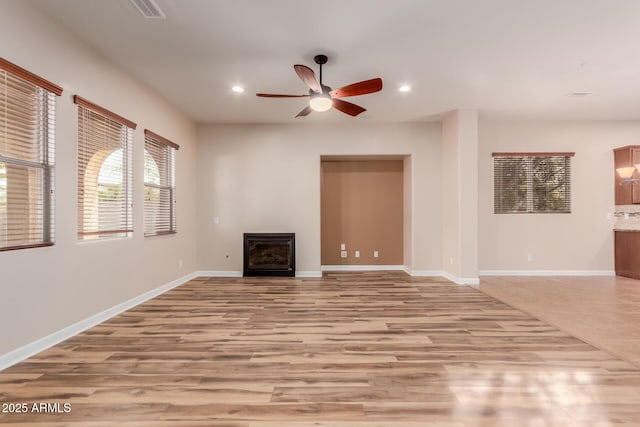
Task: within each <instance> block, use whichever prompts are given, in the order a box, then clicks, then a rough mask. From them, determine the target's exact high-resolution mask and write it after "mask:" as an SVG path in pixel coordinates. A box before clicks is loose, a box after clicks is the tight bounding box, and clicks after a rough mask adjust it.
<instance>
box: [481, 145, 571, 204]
mask: <svg viewBox="0 0 640 427" xmlns="http://www.w3.org/2000/svg"><path fill="white" fill-rule="evenodd" d="M573 155H574V153H493V173H494V177H493V179H494V213H497V214H508V213H571V157H573Z"/></svg>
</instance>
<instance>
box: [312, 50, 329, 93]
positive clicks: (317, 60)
mask: <svg viewBox="0 0 640 427" xmlns="http://www.w3.org/2000/svg"><path fill="white" fill-rule="evenodd" d="M313 60H314V61H315V63H316V64H318V65H319V66H320V87H321V88H322V90H323V92H324V85H323V84H322V66H323V65H324V64H326V63H327V61H328V60H329V58H327V55H316V56H314V57H313Z"/></svg>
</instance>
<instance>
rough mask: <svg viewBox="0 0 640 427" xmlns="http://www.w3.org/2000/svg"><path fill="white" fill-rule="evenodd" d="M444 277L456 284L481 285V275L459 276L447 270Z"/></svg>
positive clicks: (443, 273)
mask: <svg viewBox="0 0 640 427" xmlns="http://www.w3.org/2000/svg"><path fill="white" fill-rule="evenodd" d="M442 277H444V278H445V279H448V280H450V281H452V282H453V283H455V284H456V285H479V284H480V278H479V277H458V276H454V275H453V274H451V273H448V272H446V271H443V272H442Z"/></svg>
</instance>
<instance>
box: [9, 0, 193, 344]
mask: <svg viewBox="0 0 640 427" xmlns="http://www.w3.org/2000/svg"><path fill="white" fill-rule="evenodd" d="M26 3H27V2H23V1H20V0H3V2H2V12H1V13H0V54H1V55H2V56H3V57H4V58H5V59H7V60H9V61H11V62H13V63H15V64H17V65H19V66H21V67H23V68H26V69H27V70H29V71H31V72H34V73H36V74H38V75H40V76H42V77H44V78H45V79H47V80H50V81H52V82H54V83H56V84H59V85H61V86H63V88H64V89H65V91H64V93H63V94H62V96H61V97H58V99H57V118H56V120H57V122H56V127H57V129H56V182H55V189H56V203H55V208H56V210H55V231H56V244H55V246H53V247H49V248H39V249H27V250H18V251H8V252H0V295H1V296H0V325H3V326H2V328H1V330H0V356H2V354H5V353H8V352H10V351H12V350H15V349H17V348H18V347H20V346H22V345H25V344H27V343H30V342H32V341H34V340H36V339H39V338H42V337H45V336H47V335H49V334H51V333H53V332H55V331H58V330H60V329H62V328H64V327H67V326H69V325H71V324H73V323H75V322H78V321H81V320H83V319H86V318H88V317H89V316H92V315H95V314H96V313H99V312H101V311H103V310H105V309H108V308H111V307H113V306H115V305H117V304H119V303H122V302H124V301H126V300H129V299H131V298H133V297H135V296H138V295H140V294H142V293H144V292H147V291H149V290H151V289H154V288H156V287H158V286H161V285H163V284H166V283H168V282H171V281H173V280H176V279H178V278H180V277H182V276H185V275H186V274H188V273H191V272H193V271H194V270H195V267H196V255H195V248H196V244H195V218H196V213H195V199H196V195H195V183H196V176H195V170H194V169H195V144H194V139H195V128H194V126H193V124H192V123H191V122H190V121H189V120H187V119H186V118H185V117H184V116H183V115H182V114H180V113H179V112H178V111H177V110H176V109H175V108H173V107H172V106H171V105H170V104H169V103H167V102H166V101H165V100H164V99H161V98H160V97H158V96H156V95H155V94H154V93H152V92H151V91H149V90H148V89H147V88H145V87H144V86H143V85H142V84H141V83H139V82H136V81H134V80H132V79H131V78H129V77H127V75H125V74H124V73H123V72H121V71H120V70H119V69H118V68H117V67H116V66H114V65H113V64H111V63H109V62H107V61H105V60H104V59H103V58H102V57H100V56H98V55H97V54H96V53H95V52H94V51H93V50H91V49H90V48H88V47H87V46H86V45H84V44H82V43H81V42H79V41H78V40H77V39H76V38H74V37H73V36H71V35H70V34H68V33H67V32H66V31H65V30H63V29H62V28H61V27H59V26H58V25H57V24H55V23H54V22H51V21H50V20H49V19H48V18H47V17H46V16H44V15H42V14H40V13H39V12H37V11H35V10H33V9H32V8H31V7H30V6H29V5H28V4H26ZM74 94H79V95H81V96H82V97H84V98H87V99H89V100H90V101H93V102H95V103H97V104H99V105H102V106H103V107H105V108H107V109H109V110H112V111H114V112H116V113H118V114H120V115H122V116H124V117H126V118H128V119H130V120H132V121H134V122H137V123H138V129H137V130H136V131H135V140H134V144H135V145H134V205H135V206H134V225H135V230H136V232H135V233H134V237H133V238H130V239H118V240H110V241H100V242H87V243H78V242H77V241H76V223H77V220H76V216H77V213H76V140H77V138H76V135H77V107H76V105H74V104H73V102H72V96H73V95H74ZM144 128H148V129H150V130H152V131H154V132H156V133H158V134H160V135H162V136H164V137H166V138H168V139H170V140H172V141H175V142H176V143H178V144H180V150H179V151H178V153H177V165H176V172H177V179H176V182H177V188H176V194H177V200H178V206H177V220H178V234H177V235H175V236H162V237H155V238H144V237H143V235H142V228H143V215H142V206H143V186H142V184H143V168H142V165H143V150H144V135H143V131H144ZM179 258H182V260H183V265H182V267H181V268H179V267H178V260H179Z"/></svg>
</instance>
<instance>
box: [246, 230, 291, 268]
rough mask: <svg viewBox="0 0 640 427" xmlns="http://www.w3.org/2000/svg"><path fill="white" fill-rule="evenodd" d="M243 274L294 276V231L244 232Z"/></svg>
mask: <svg viewBox="0 0 640 427" xmlns="http://www.w3.org/2000/svg"><path fill="white" fill-rule="evenodd" d="M243 270H244V271H243V275H244V276H295V275H296V234H295V233H244V269H243Z"/></svg>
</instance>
